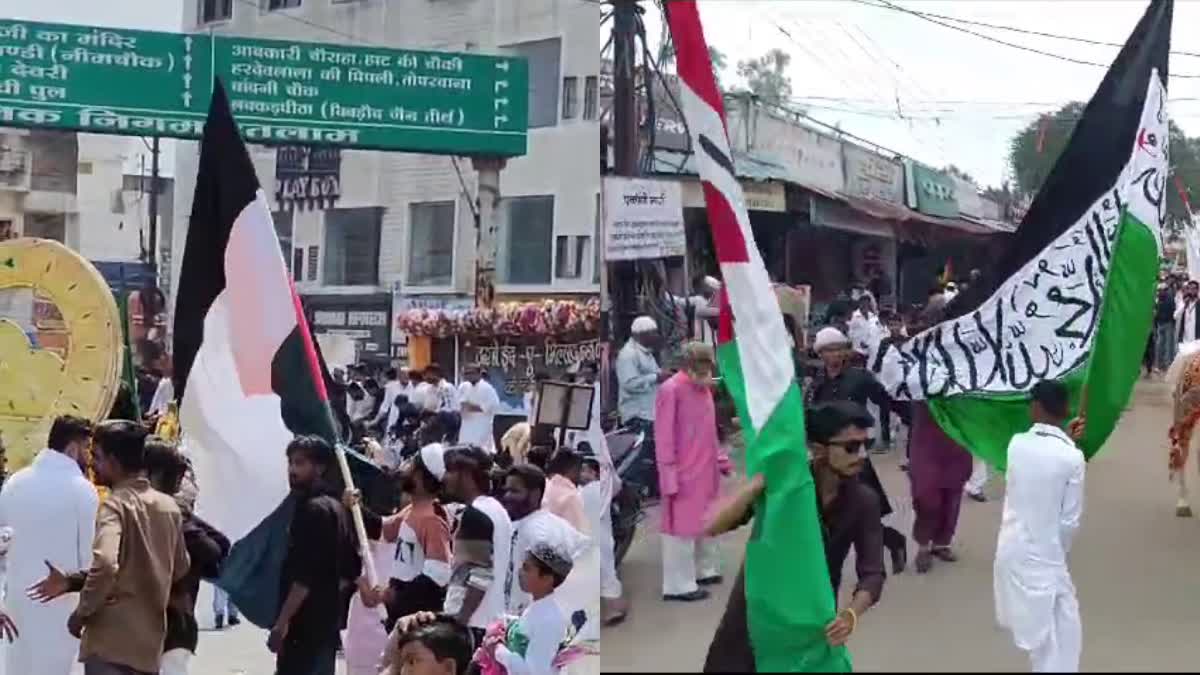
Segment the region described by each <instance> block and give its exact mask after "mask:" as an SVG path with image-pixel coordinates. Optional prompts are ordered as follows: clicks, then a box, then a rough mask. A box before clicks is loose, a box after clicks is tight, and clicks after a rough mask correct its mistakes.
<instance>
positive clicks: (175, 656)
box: [158, 649, 192, 675]
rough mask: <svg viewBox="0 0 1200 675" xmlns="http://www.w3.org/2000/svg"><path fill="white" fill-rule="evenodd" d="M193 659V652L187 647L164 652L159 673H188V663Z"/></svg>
mask: <svg viewBox="0 0 1200 675" xmlns="http://www.w3.org/2000/svg"><path fill="white" fill-rule="evenodd" d="M191 661H192V653H191V652H189V651H188V650H186V649H172V650H171V651H169V652H163V655H162V665H161V666H159V669H158V673H159V675H188V664H189V663H191Z"/></svg>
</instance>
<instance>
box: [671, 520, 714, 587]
mask: <svg viewBox="0 0 1200 675" xmlns="http://www.w3.org/2000/svg"><path fill="white" fill-rule="evenodd" d="M662 541H663V555H662V562H663V595H683V594H685V593H693V592H695V591H696V590H697V589H698V588H700V586H699V585H698V584H697V583H696V580H697V579H706V578H708V577H715V576H718V575H719V574H721V544H720V543H719V542H718V541H717V540H716V539H709V538H704V537H701V538H698V539H684V538H682V537H673V536H671V535H669V534H664V535H663V536H662Z"/></svg>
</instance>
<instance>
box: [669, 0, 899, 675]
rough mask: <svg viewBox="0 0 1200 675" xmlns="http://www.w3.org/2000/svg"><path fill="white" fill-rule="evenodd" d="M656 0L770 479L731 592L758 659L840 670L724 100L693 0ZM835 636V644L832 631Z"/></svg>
mask: <svg viewBox="0 0 1200 675" xmlns="http://www.w3.org/2000/svg"><path fill="white" fill-rule="evenodd" d="M664 8H665V10H666V12H667V20H668V22H669V24H670V28H671V35H672V37H673V39H674V42H675V53H676V55H677V56H676V61H677V66H678V71H679V76H680V85H681V86H680V94H681V99H682V102H683V109H684V113H685V115H686V118H687V126H688V131H689V133H690V135H691V137H692V146H693V147H694V148H696V160H697V165H698V167H699V174H700V179H701V182H702V187H703V191H704V201H705V204H706V206H707V210H708V220H709V222H710V223H712V234H713V243H714V245H715V248H716V253H717V261H718V262H719V263H720V267H721V278H722V279H723V280H724V285H723V287H722V294H721V321H720V326H719V330H718V347H717V360H718V364H719V366H720V368H721V374H722V376H723V378H724V383H725V385H726V386H727V387H728V389H729V392H730V394H731V396H732V398H733V400H734V403H735V405H736V406H737V412H738V417H739V418H740V419H741V420H742V429H743V434H744V435H745V437H746V473H747V475H749V476H751V477H754V476H758V475H759V474H762V475H765V476H769V477H770V480H771V485H770V488H769V490H767V491H766V493H765V494H764V496H763V497H762V499H760V500H759V503H758V504H757V505H756V507H755V513H756V516H757V522H756V523H755V528H756V533H755V536H754V537H752V538H751V540H750V543H749V544H748V545H747V548H746V561H745V569H744V573H743V574H742V580H743V585H744V589H745V590H744V594H743V593H742V591H741V588H740V587H739V589H737V590H735V591H734V596H735V600H734V601H735V602H737V601H740V600H743V599H744V601H745V614H746V624H747V630H746V635H748V637H749V640H748V641H746V640H743V642H748V644H749V645H750V646H751V647H752V649H753V660H754V666H755V667H756V668H757V669H759V670H763V671H777V672H805V671H823V672H846V671H848V670H850V658H849V654H848V653H847V652H846V650H845V647H843V646H835V645H834V644H830V641H829V640H827V637H826V634H825V633H826V630H827V627H828V626H829V625H830V623H831V622H835V623H836V622H837V620H838V619H839V617H838V616H837V613H836V606H835V603H834V597H833V594H832V593H831V592H830V588H829V580H830V576H829V574H830V569H829V565H828V563H827V562H826V558H825V546H824V543H823V542H822V532H821V521H820V517H819V515H818V508H817V504H818V499H817V491H816V488H815V485H814V483H813V477H812V473H811V471H810V470H809V468H808V451H807V449H806V447H805V438H804V426H803V424H798V423H797V422H798V421H799V420H802V419H803V407H804V404H803V397H802V396H801V394H800V388H799V386H798V385H797V384H796V377H795V375H796V373H795V364H794V361H793V358H792V352H791V348H790V346H789V342H788V333H787V329H786V327H785V325H784V322H783V315H782V313H781V312H780V309H779V301H778V300H777V298H776V295H775V293H774V292H773V290H772V286H771V279H770V277H769V276H768V275H767V269H766V266H765V265H764V264H763V260H762V256H761V254H760V253H759V250H758V246H757V244H756V243H755V241H754V234H753V231H752V230H751V228H750V219H749V215H748V213H747V211H746V203H745V199H744V197H743V195H742V188H741V185H740V184H739V183H738V181H737V177H736V176H735V174H734V169H733V160H732V154H731V152H730V149H729V138H728V136H727V134H726V131H725V119H724V105H723V102H722V97H721V93H720V91H719V90H718V88H717V84H716V80H715V78H714V77H713V71H712V63H711V62H710V60H709V58H708V46H707V44H706V43H705V40H704V32H703V29H702V28H701V25H700V15H699V12H698V10H697V7H696V3H695V2H691V1H687V0H680V1H677V2H670V3H664ZM735 325H736V331H737V335H736V339H734V337H735V336H734V327H735ZM825 440H828V439H825ZM876 513H878V512H876ZM876 525H878V516H876ZM841 618H845V617H841ZM851 623H853V620H851ZM838 632H839V634H840V633H841V632H843V631H842V629H839V631H838ZM843 637H844V636H843ZM833 642H835V643H837V644H838V645H840V643H841V640H834V641H833Z"/></svg>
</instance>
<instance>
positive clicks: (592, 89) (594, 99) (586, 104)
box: [583, 75, 600, 120]
mask: <svg viewBox="0 0 1200 675" xmlns="http://www.w3.org/2000/svg"><path fill="white" fill-rule="evenodd" d="M598 80H599V78H597V77H596V76H595V75H588V76H587V77H585V78H583V119H585V120H594V119H596V112H597V108H598V107H599V106H598V102H599V101H598V99H599V96H600V92H599V85H598V84H597V82H598Z"/></svg>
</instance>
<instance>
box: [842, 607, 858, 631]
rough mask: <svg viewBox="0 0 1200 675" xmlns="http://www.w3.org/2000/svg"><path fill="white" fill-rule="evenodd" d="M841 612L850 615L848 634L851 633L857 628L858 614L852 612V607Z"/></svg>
mask: <svg viewBox="0 0 1200 675" xmlns="http://www.w3.org/2000/svg"><path fill="white" fill-rule="evenodd" d="M842 612H844V613H848V614H849V615H850V632H851V633H853V632H854V629H856V628H858V612H856V611H854V608H853V607H847V608H846V609H843V610H842Z"/></svg>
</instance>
